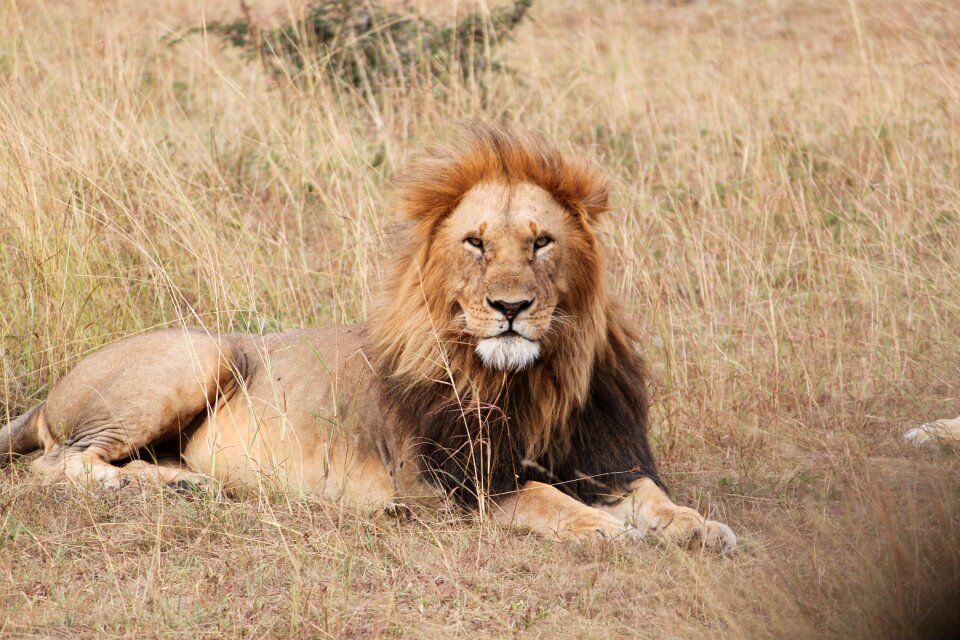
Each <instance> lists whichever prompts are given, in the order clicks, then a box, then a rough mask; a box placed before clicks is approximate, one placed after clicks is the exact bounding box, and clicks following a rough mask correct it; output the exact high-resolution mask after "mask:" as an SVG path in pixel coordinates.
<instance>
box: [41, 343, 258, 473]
mask: <svg viewBox="0 0 960 640" xmlns="http://www.w3.org/2000/svg"><path fill="white" fill-rule="evenodd" d="M245 370H246V360H245V358H244V354H243V352H242V351H240V349H239V348H237V346H236V345H235V344H234V342H233V340H232V339H231V338H230V337H228V336H216V335H208V334H206V333H203V332H199V331H178V330H171V331H160V332H155V333H148V334H144V335H142V336H137V337H135V338H132V339H128V340H124V341H121V342H119V343H116V344H114V345H112V346H110V347H108V348H106V349H104V350H102V351H99V352H97V353H94V354H93V355H91V356H89V357H88V358H86V359H84V360H83V361H81V362H80V363H79V364H78V365H77V366H76V367H75V368H74V369H73V370H72V371H71V372H70V373H68V374H67V375H66V376H64V377H63V378H62V379H61V380H59V381H58V382H57V384H56V385H55V386H54V388H53V389H52V390H51V392H50V395H49V396H48V398H47V401H46V403H45V405H44V407H43V411H42V414H41V415H40V418H39V422H38V435H39V439H40V441H41V442H42V443H43V446H44V454H43V455H42V456H40V458H38V459H37V460H36V461H34V464H33V466H34V468H35V469H36V470H38V471H40V472H41V473H42V474H44V475H45V476H47V477H48V478H54V477H61V478H66V479H68V480H70V481H73V482H77V483H79V484H82V485H87V486H92V485H100V486H102V487H104V488H111V489H116V488H120V487H122V486H124V485H126V484H129V482H130V481H131V479H136V480H142V479H147V478H149V477H153V478H154V479H157V480H163V479H164V478H166V477H169V478H171V479H172V481H173V482H179V481H180V480H182V479H184V477H183V476H182V474H183V473H184V472H176V471H175V470H170V469H169V468H163V467H159V466H158V465H151V464H149V463H147V462H145V461H140V460H138V461H135V464H133V465H132V466H131V465H128V466H127V467H123V468H121V467H118V466H116V465H114V464H112V463H115V462H118V461H122V460H127V459H129V458H131V457H136V456H137V455H138V452H140V451H141V450H144V449H146V448H147V447H153V446H157V445H160V444H163V443H174V446H178V445H179V443H180V441H181V437H182V436H183V435H184V430H187V431H189V430H190V429H191V427H192V426H193V425H196V424H197V422H198V421H201V420H203V419H204V417H205V416H206V414H207V412H208V411H209V410H211V409H212V408H214V407H215V406H217V404H218V403H219V402H220V401H221V399H222V398H223V397H224V396H229V395H230V394H232V393H233V392H234V391H235V390H236V389H237V388H238V385H239V380H240V379H243V377H244V375H245ZM187 436H189V434H187ZM198 478H199V476H198Z"/></svg>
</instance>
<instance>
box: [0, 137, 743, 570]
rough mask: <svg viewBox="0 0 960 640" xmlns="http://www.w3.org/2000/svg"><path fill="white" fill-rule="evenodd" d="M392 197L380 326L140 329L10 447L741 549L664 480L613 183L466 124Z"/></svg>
mask: <svg viewBox="0 0 960 640" xmlns="http://www.w3.org/2000/svg"><path fill="white" fill-rule="evenodd" d="M396 195H397V198H396V200H397V207H398V209H399V212H400V213H401V214H402V218H403V219H404V220H405V223H404V227H403V231H402V232H398V235H397V236H396V237H393V238H392V239H393V240H394V241H395V243H396V244H397V246H398V247H399V248H398V250H397V252H396V253H397V255H396V257H395V259H394V260H395V261H394V264H393V268H392V271H391V272H390V275H389V276H388V277H387V278H386V280H385V283H384V293H383V300H382V302H381V303H380V304H379V306H378V307H377V309H376V310H375V311H374V312H373V314H372V315H371V317H370V318H369V319H368V320H367V321H366V322H363V323H360V324H354V325H348V326H334V327H329V328H310V329H301V330H296V331H290V332H288V333H279V334H268V335H245V334H227V333H223V334H218V333H211V332H209V331H206V330H203V329H168V330H159V331H154V332H148V333H144V334H141V335H137V336H134V337H129V338H126V339H124V340H121V341H119V342H117V343H114V344H112V345H110V346H107V347H106V348H103V349H101V350H100V351H97V352H95V353H94V354H92V355H90V356H88V357H86V358H85V359H83V360H82V361H81V362H80V363H79V364H78V365H77V366H76V367H75V368H74V369H73V370H72V371H70V372H69V373H67V374H66V375H65V376H63V377H62V378H61V379H60V380H59V381H58V382H57V383H56V384H55V385H54V386H53V388H52V389H51V390H50V393H49V395H48V397H47V399H46V401H45V402H43V403H41V404H39V405H37V406H35V407H33V408H32V409H30V410H29V411H27V412H26V413H25V414H24V415H23V416H21V417H19V418H17V419H15V420H14V421H12V422H11V423H10V424H8V425H7V426H6V427H5V428H4V429H3V430H2V431H0V446H2V448H3V450H5V451H7V452H8V453H9V457H13V456H15V455H22V454H25V453H28V452H30V451H32V450H35V449H39V448H42V450H43V453H42V454H41V455H40V456H39V457H38V458H36V459H35V460H34V461H33V462H32V463H31V468H32V469H34V470H36V471H37V472H39V473H41V474H43V475H44V476H45V477H48V478H52V479H64V478H65V479H68V480H71V481H75V482H77V483H81V484H83V485H86V486H98V487H103V488H108V489H109V488H113V489H116V488H120V487H122V486H125V485H126V484H129V483H145V482H159V483H168V484H174V485H176V484H184V483H186V484H190V485H197V486H203V485H205V484H207V485H208V486H216V487H223V488H224V489H226V490H228V491H230V490H233V489H242V488H244V487H247V488H259V487H263V486H264V485H265V483H270V484H271V485H273V484H275V483H276V484H279V485H280V486H282V487H283V488H284V490H289V491H296V492H302V493H303V494H306V495H309V496H314V497H317V498H319V499H322V500H323V501H328V502H331V503H335V504H338V505H343V506H345V507H349V508H352V509H358V510H360V511H362V512H370V511H377V510H381V509H387V508H396V507H398V506H402V507H404V508H416V507H417V506H422V505H438V504H448V505H449V504H455V505H459V506H460V507H462V508H463V509H468V510H469V509H472V510H475V511H477V512H479V513H480V514H481V515H483V516H484V517H489V518H490V519H492V520H493V521H495V522H497V523H500V524H501V525H503V526H505V527H516V528H518V529H522V530H526V531H532V532H534V533H536V534H540V535H542V536H546V537H551V538H556V539H560V540H583V539H590V538H601V539H604V540H633V539H643V538H648V537H649V538H652V539H657V540H661V541H665V542H668V543H676V544H684V545H698V546H699V547H701V548H706V549H709V550H713V551H716V552H719V553H722V554H726V555H729V554H731V553H733V551H734V549H735V547H736V544H737V539H736V536H735V535H734V533H733V531H732V530H731V529H730V527H728V526H727V525H725V524H723V523H720V522H717V521H714V520H710V519H707V518H705V517H703V516H702V515H700V513H698V512H697V511H695V510H694V509H691V508H689V507H685V506H679V505H677V504H675V503H674V502H673V501H672V500H671V499H670V498H669V497H668V495H667V493H666V491H665V487H664V483H663V482H662V480H661V479H660V477H659V476H658V473H657V468H656V465H655V462H654V457H653V455H652V452H651V448H650V444H649V442H648V438H647V425H648V417H647V414H648V398H647V382H646V373H645V365H644V360H643V358H642V356H641V354H640V353H639V351H638V346H637V345H638V336H637V333H636V332H635V330H634V329H632V328H631V326H630V325H629V323H628V322H627V320H626V319H625V315H624V312H623V311H622V309H621V306H620V305H619V304H618V303H617V301H616V300H614V299H613V296H612V295H611V294H610V292H609V291H608V289H607V286H606V284H605V267H604V255H603V251H602V247H601V240H600V238H599V237H598V229H597V227H598V224H599V222H600V220H601V219H602V217H603V216H604V214H605V213H606V212H607V210H608V208H609V206H608V191H607V187H606V185H605V183H604V181H603V180H602V179H601V178H600V177H599V176H598V175H597V174H596V173H595V172H593V171H592V170H590V169H589V168H587V167H586V166H585V165H584V164H581V163H580V162H576V161H571V160H569V159H565V158H564V157H563V156H562V155H561V154H560V153H559V152H558V151H557V149H556V148H555V147H553V146H552V145H550V144H549V143H548V142H546V141H545V140H544V139H542V138H541V137H538V136H535V135H533V134H530V133H524V132H519V131H516V130H511V129H507V128H503V127H497V126H491V125H483V124H474V125H469V126H467V127H466V130H465V132H464V134H463V140H462V141H461V143H460V144H459V145H458V146H457V147H456V148H435V149H434V150H433V151H432V152H431V153H428V154H427V155H426V156H425V157H424V158H423V159H422V160H420V161H419V162H416V163H415V164H414V165H413V168H412V169H411V170H410V171H408V172H407V173H406V174H405V177H404V178H402V179H401V180H399V181H398V185H397V191H396ZM165 456H172V458H171V459H166V460H165V459H164V457H165Z"/></svg>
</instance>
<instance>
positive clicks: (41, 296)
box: [0, 0, 960, 638]
mask: <svg viewBox="0 0 960 640" xmlns="http://www.w3.org/2000/svg"><path fill="white" fill-rule="evenodd" d="M203 4H204V3H198V2H196V1H195V0H192V1H187V0H157V1H156V2H150V3H129V2H120V0H114V1H112V2H92V1H89V0H86V1H83V0H73V1H66V0H64V1H54V0H38V1H36V2H27V1H25V0H0V34H2V36H0V160H2V161H0V310H2V312H0V415H3V416H4V418H6V417H7V415H15V414H17V413H18V412H19V411H21V410H23V409H25V408H26V407H28V406H29V405H31V404H32V403H34V402H36V401H38V400H39V399H42V398H43V397H44V395H45V394H46V391H47V390H48V389H49V385H50V384H51V383H52V381H54V380H55V379H56V378H57V377H58V376H59V375H60V374H62V373H63V372H64V371H65V370H67V369H68V368H69V367H70V366H71V365H72V364H74V363H75V362H76V359H77V358H78V357H80V356H81V355H83V354H84V353H87V352H89V351H90V350H92V349H95V348H96V347H98V346H99V345H102V344H104V343H106V342H109V341H111V340H115V339H117V338H119V337H121V336H124V335H128V334H130V333H134V332H137V331H142V330H146V329H149V328H152V327H157V326H163V325H168V324H171V323H181V322H184V323H189V324H203V325H206V326H209V327H218V328H220V329H225V330H251V331H261V330H262V331H269V330H275V329H281V328H288V327H294V326H300V325H308V324H318V323H329V322H333V321H335V320H357V319H360V318H362V317H364V315H365V313H366V310H367V307H368V304H369V302H370V300H371V297H372V296H373V295H375V293H376V290H377V287H378V285H379V282H380V271H379V269H380V267H381V264H382V260H381V256H382V255H384V254H385V253H386V252H388V251H390V249H391V236H390V234H389V231H388V229H389V220H390V217H389V215H388V213H387V212H388V200H387V198H386V196H385V189H386V187H387V185H388V184H389V179H390V178H391V177H392V176H394V175H395V174H396V172H397V170H398V169H399V168H400V167H402V166H403V165H404V163H405V162H406V161H407V160H408V159H409V158H411V157H412V155H413V154H415V153H416V152H417V150H419V149H421V148H422V147H423V145H424V144H426V143H428V142H430V141H433V140H437V139H441V138H444V137H445V136H446V135H447V134H448V132H450V131H451V130H452V125H453V123H454V122H455V121H457V120H459V119H462V118H470V117H488V118H506V119H508V120H510V121H513V122H519V123H523V124H525V125H527V126H529V127H531V128H534V129H537V130H540V131H542V132H544V133H547V134H548V135H550V136H552V137H553V138H554V139H556V140H557V141H558V142H559V143H560V144H561V145H562V146H563V147H564V148H566V149H567V150H569V151H570V152H572V153H577V154H582V155H585V156H588V157H592V158H595V159H596V162H597V163H598V164H599V165H600V166H601V167H602V169H603V171H604V172H605V174H606V175H607V176H609V178H610V180H611V184H612V188H613V192H614V194H615V197H614V204H615V210H616V214H615V215H614V216H612V218H611V224H610V229H609V242H608V246H609V250H610V253H611V256H612V260H611V265H612V268H613V273H612V274H611V277H612V280H613V282H614V285H615V287H616V290H617V291H619V292H620V294H621V295H622V297H623V298H624V299H625V300H626V301H627V302H628V304H629V306H630V308H631V310H632V312H633V314H634V316H635V317H636V319H637V321H638V323H639V324H640V326H641V327H642V329H643V332H644V335H645V346H646V348H647V350H648V356H649V360H650V362H651V365H652V367H653V370H654V373H655V377H656V381H655V384H656V389H655V422H656V424H657V430H656V434H655V442H656V450H657V453H658V455H659V457H660V460H661V465H662V467H663V470H664V472H665V477H666V479H667V481H668V482H669V484H670V485H671V486H672V487H673V490H674V492H675V493H676V494H677V496H679V498H681V499H683V500H685V501H687V502H688V503H691V504H697V505H699V506H701V507H702V508H704V509H707V510H708V511H710V512H711V513H715V514H718V515H720V516H722V518H723V519H725V520H726V521H727V522H729V523H730V524H731V525H732V526H733V527H734V529H735V530H737V532H738V533H739V534H740V535H741V540H742V546H741V551H740V553H739V555H738V556H737V557H736V558H735V559H734V560H732V561H723V560H720V559H716V558H710V557H704V558H701V557H697V556H696V555H694V554H689V553H686V552H682V551H679V550H676V549H660V548H656V547H653V546H651V545H646V546H640V547H625V548H613V547H609V548H600V547H593V546H587V547H567V546H561V545H558V544H553V543H549V542H544V541H541V540H537V539H534V538H530V537H524V536H521V535H517V534H513V533H508V532H504V531H498V530H495V529H493V528H490V527H486V526H478V525H476V524H473V523H470V522H463V521H455V520H451V521H445V520H441V519H438V520H435V521H430V522H427V523H411V522H397V521H393V520H390V519H389V518H384V519H382V520H372V521H367V520H360V519H357V518H356V517H352V516H350V515H349V514H342V513H337V512H332V511H329V510H326V509H325V508H324V507H323V506H322V505H319V504H314V503H309V502H306V501H299V500H295V499H291V498H277V497H275V496H256V495H253V496H247V497H238V498H234V499H231V500H229V501H226V502H224V503H214V502H212V501H207V500H203V499H195V498H185V497H182V496H178V495H174V494H171V493H168V492H154V493H146V494H144V495H142V496H138V495H129V494H127V495H122V496H120V497H117V496H96V495H84V494H81V493H78V492H76V491H73V490H68V489H66V488H64V487H42V486H39V485H38V483H37V482H36V481H35V480H34V479H33V478H32V477H31V476H30V475H29V474H28V473H27V472H26V471H25V470H24V469H22V468H12V469H5V470H3V472H2V485H0V486H2V489H0V505H2V507H0V509H2V511H0V574H2V578H0V634H7V635H11V636H19V635H36V636H63V637H78V636H93V635H101V634H103V635H106V634H109V635H117V636H130V637H142V636H144V635H147V636H154V635H158V636H167V635H180V636H187V637H194V636H197V637H199V636H211V637H219V636H223V635H230V636H233V635H236V636H254V637H256V636H311V637H313V636H316V637H325V636H334V637H352V636H362V637H369V636H384V635H388V636H404V637H423V636H466V635H470V636H477V635H480V636H486V635H511V634H515V635H523V636H536V637H549V638H552V637H560V638H564V637H571V638H583V637H606V636H612V635H614V634H616V635H625V634H626V635H642V636H654V637H696V638H699V637H704V636H706V635H707V634H708V633H709V634H716V635H719V636H722V637H750V638H752V637H764V636H770V637H822V636H832V637H933V636H935V635H936V634H937V633H941V632H946V631H947V630H948V628H947V626H946V625H951V624H952V625H957V624H958V621H957V615H958V613H957V601H958V599H960V594H958V591H957V584H958V582H960V578H958V575H960V543H958V541H960V497H958V496H960V456H957V455H956V453H955V452H954V453H932V452H914V451H908V450H906V449H905V448H904V447H902V446H901V445H900V444H899V443H898V441H897V435H898V433H900V432H901V431H902V430H904V429H905V428H907V427H910V426H913V425H915V424H916V423H917V422H918V421H922V420H924V419H928V418H932V417H944V416H948V415H954V414H957V413H960V384H958V382H957V381H958V379H960V375H958V374H960V354H958V348H960V286H958V282H960V10H958V9H957V7H956V6H955V5H954V4H953V3H952V2H946V1H943V0H919V1H917V2H912V3H909V9H907V8H903V7H902V6H901V5H902V3H901V2H899V1H895V0H873V1H871V0H857V1H854V0H851V1H850V2H830V1H828V0H795V1H793V0H791V1H786V0H785V1H783V2H765V3H758V2H742V1H739V0H729V1H728V0H723V1H718V2H709V3H708V2H705V1H704V2H692V3H684V2H657V1H653V0H650V1H647V2H628V1H626V0H624V1H622V2H617V1H614V2H606V1H604V2H600V1H596V2H588V3H575V2H572V1H567V0H565V1H557V2H555V1H551V2H540V3H538V4H537V5H535V7H534V9H533V11H532V13H531V19H530V22H529V23H528V24H526V25H525V26H524V27H523V28H522V29H521V30H520V32H519V33H518V35H517V37H516V39H515V41H513V42H512V43H510V44H509V45H508V46H507V47H506V51H505V53H506V57H507V59H508V60H509V61H510V64H511V66H512V67H513V68H514V69H518V70H522V72H521V73H516V74H513V75H501V76H494V77H491V78H489V79H488V87H489V88H488V90H487V91H486V92H485V93H484V92H481V91H480V90H479V89H478V87H477V85H476V84H471V83H470V82H464V83H462V84H456V85H454V86H452V87H447V88H441V87H434V86H431V85H430V84H429V82H428V81H424V82H422V83H420V84H419V85H417V86H416V87H415V88H412V89H409V88H408V89H407V90H403V91H400V90H388V91H385V92H383V93H382V94H380V95H379V96H377V97H376V99H375V100H373V101H371V100H370V99H369V97H368V98H364V96H363V95H357V94H356V93H354V92H353V91H352V90H351V89H348V88H347V87H344V86H332V85H331V84H330V83H329V82H317V83H300V84H291V83H286V82H280V83H277V82H276V81H275V80H274V79H271V77H270V76H269V75H268V74H267V73H265V71H264V69H263V68H262V67H260V66H259V65H257V64H251V63H249V62H248V61H246V60H244V59H243V58H242V56H240V55H238V54H237V53H236V52H235V51H229V50H223V49H222V48H221V47H220V45H219V44H218V42H216V41H214V40H213V39H206V40H205V39H204V38H203V37H202V36H201V35H196V36H191V37H190V38H188V39H187V40H186V41H185V42H184V43H182V44H180V45H178V46H176V47H169V46H167V45H166V44H164V42H163V41H162V38H163V37H164V36H167V35H169V34H170V33H171V31H177V30H181V29H184V28H186V27H189V26H192V25H194V24H196V23H197V22H199V21H200V19H201V7H200V5H203ZM205 4H206V8H207V10H208V12H207V15H208V17H221V16H223V15H225V14H227V13H228V12H229V11H230V10H232V9H234V7H233V4H234V3H233V2H226V1H224V2H222V3H213V2H210V3H205ZM261 4H262V3H261ZM279 4H281V5H282V4H283V3H282V2H281V3H279ZM221 5H222V6H221ZM951 616H952V617H951ZM953 629H954V630H955V629H956V626H954V627H953Z"/></svg>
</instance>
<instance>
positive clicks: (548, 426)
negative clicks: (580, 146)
mask: <svg viewBox="0 0 960 640" xmlns="http://www.w3.org/2000/svg"><path fill="white" fill-rule="evenodd" d="M485 182H505V183H508V184H516V183H521V182H529V183H532V184H534V185H536V186H539V187H541V188H542V189H544V190H545V191H547V192H548V193H549V194H550V195H551V196H552V197H553V198H554V199H555V200H556V201H557V202H558V203H559V204H561V205H562V206H563V207H564V209H565V210H566V211H567V212H568V213H569V214H570V215H571V216H572V217H573V219H574V220H575V221H576V223H577V224H576V227H577V229H578V234H579V240H578V247H579V248H578V251H579V253H577V260H576V264H577V267H576V271H575V272H573V273H570V274H568V279H569V280H571V281H572V284H571V286H570V290H569V292H568V293H567V294H566V297H565V298H564V299H562V300H561V301H560V303H559V304H558V307H557V310H558V313H561V314H562V316H563V320H562V321H557V322H555V325H556V329H555V331H553V332H552V333H551V335H550V336H549V337H548V338H547V339H545V340H544V341H543V344H542V353H541V354H540V357H539V359H538V360H537V361H536V362H535V363H532V364H531V366H529V367H526V368H523V369H522V370H519V371H510V372H504V371H496V370H492V369H490V368H488V367H485V366H484V365H483V362H482V361H481V359H480V358H479V357H478V355H477V353H476V352H475V345H474V344H472V342H471V338H470V337H469V336H465V335H463V334H462V333H461V331H460V327H459V325H458V323H457V322H456V309H454V308H451V305H450V302H449V301H448V300H446V299H445V298H444V296H443V290H444V287H443V286H442V283H443V282H445V280H444V279H445V278H449V277H450V274H449V272H448V265H447V264H444V263H443V261H442V260H441V259H440V258H438V257H437V256H436V253H437V252H436V250H435V249H434V247H433V244H432V241H433V239H434V238H435V235H436V231H437V228H438V226H439V225H440V224H442V223H443V221H444V220H445V218H446V217H447V216H449V215H450V213H451V212H452V211H454V210H455V209H456V207H457V206H458V204H459V203H460V202H461V200H462V199H463V197H464V195H465V194H466V193H467V192H468V191H469V190H470V189H471V188H472V187H474V186H475V185H478V184H481V183H485ZM397 202H398V207H399V210H400V212H401V213H402V214H403V215H404V217H405V218H406V220H407V221H408V223H409V225H410V227H409V230H408V233H409V237H408V238H407V239H406V244H405V249H404V250H403V251H401V252H400V254H399V255H398V257H397V259H396V262H395V264H394V266H393V270H392V273H391V275H390V276H389V278H388V280H387V281H386V283H385V294H386V295H385V299H384V301H383V304H382V306H381V307H380V308H379V310H378V311H377V312H375V313H374V314H373V316H372V317H371V319H370V325H369V326H370V339H369V343H368V348H369V353H370V354H371V355H372V358H373V364H374V366H375V367H376V369H377V371H378V373H379V375H380V377H381V379H382V381H383V385H384V386H383V391H382V400H383V402H384V403H385V405H386V407H387V408H388V409H389V410H390V411H391V415H392V419H393V420H396V422H397V424H398V427H399V429H400V431H401V433H400V434H399V436H400V437H401V438H402V439H407V440H408V441H412V442H413V443H415V445H416V446H417V447H418V449H419V451H420V454H421V455H422V461H423V464H422V469H423V471H424V473H425V474H427V475H431V476H432V477H433V478H434V479H435V480H436V481H437V482H439V483H440V484H441V485H442V486H444V487H446V488H448V489H450V490H451V491H452V492H455V493H457V494H458V495H460V496H461V497H463V498H465V499H467V501H470V500H472V499H474V498H475V496H476V494H478V493H485V494H490V493H499V492H504V491H510V490H513V489H515V488H516V487H517V486H518V483H519V482H522V481H523V480H525V479H542V480H546V481H550V482H558V481H559V482H561V483H563V486H566V487H567V488H568V489H569V490H570V491H571V492H572V493H575V494H577V495H580V496H581V497H582V498H584V499H587V500H588V501H596V500H602V496H603V495H604V494H605V493H606V492H608V490H609V492H611V493H612V492H613V491H615V490H616V489H617V488H619V487H622V486H625V485H626V483H628V482H629V481H630V480H632V479H634V478H636V477H638V476H639V475H644V476H648V477H655V470H654V468H653V462H652V458H651V456H650V452H649V450H648V448H647V440H646V434H645V430H646V413H647V400H646V395H645V385H646V382H645V373H644V365H643V361H642V359H641V358H640V356H639V354H638V353H637V352H636V350H635V348H634V344H635V338H634V335H633V334H632V332H631V331H630V330H629V328H627V326H626V325H625V324H624V323H623V322H622V321H621V317H620V313H619V311H618V309H617V306H616V304H615V303H614V302H612V301H611V300H610V299H609V298H608V295H607V290H606V286H605V273H604V264H603V256H602V253H601V250H600V246H599V242H598V240H597V238H596V236H595V232H594V225H595V223H596V221H597V218H598V216H600V215H601V214H603V213H604V212H605V211H606V210H607V208H608V204H607V203H608V195H607V189H606V186H605V184H604V182H603V180H602V179H601V178H600V177H599V176H597V175H596V174H595V173H593V172H592V171H590V170H589V169H587V168H586V167H585V166H583V165H581V164H579V163H574V162H568V161H566V160H565V159H564V158H563V157H562V155H561V154H560V153H559V151H557V150H556V149H555V148H554V147H552V146H551V145H549V144H548V143H546V142H545V141H544V140H542V139H541V138H539V137H535V136H532V135H530V134H524V133H518V132H515V131H511V130H508V129H504V128H499V127H492V126H487V125H478V124H474V125H470V126H469V127H468V128H467V129H466V132H465V136H464V140H463V141H462V142H461V144H459V145H458V147H457V149H456V150H454V149H450V148H446V149H436V150H434V152H433V153H432V154H431V155H430V156H429V157H427V158H424V159H422V160H421V161H420V162H418V163H417V164H416V165H415V166H414V168H413V169H412V170H411V171H410V172H409V173H407V174H406V175H405V176H404V177H402V178H401V180H400V182H399V184H398V187H397ZM637 461H640V464H639V467H638V466H637Z"/></svg>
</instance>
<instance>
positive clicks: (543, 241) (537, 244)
mask: <svg viewBox="0 0 960 640" xmlns="http://www.w3.org/2000/svg"><path fill="white" fill-rule="evenodd" d="M551 242H553V238H551V237H550V236H540V237H539V238H537V239H536V240H534V241H533V248H534V249H535V250H536V249H543V248H544V247H545V246H547V245H548V244H550V243H551Z"/></svg>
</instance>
